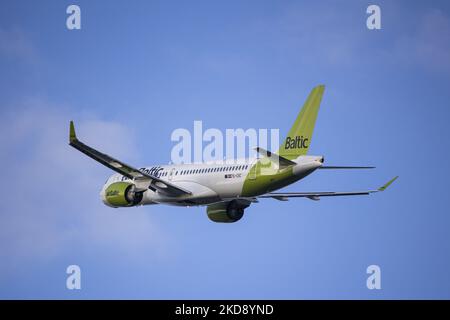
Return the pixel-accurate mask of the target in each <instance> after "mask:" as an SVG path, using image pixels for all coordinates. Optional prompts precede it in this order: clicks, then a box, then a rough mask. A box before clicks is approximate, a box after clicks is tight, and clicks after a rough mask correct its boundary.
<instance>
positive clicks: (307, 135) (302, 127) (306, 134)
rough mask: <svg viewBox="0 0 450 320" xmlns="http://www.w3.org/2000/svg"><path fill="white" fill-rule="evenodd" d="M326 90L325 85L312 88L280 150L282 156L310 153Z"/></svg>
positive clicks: (290, 158) (290, 156) (292, 156)
mask: <svg viewBox="0 0 450 320" xmlns="http://www.w3.org/2000/svg"><path fill="white" fill-rule="evenodd" d="M324 90H325V86H324V85H320V86H317V87H315V88H314V89H312V91H311V93H310V94H309V96H308V99H307V100H306V102H305V104H304V105H303V108H302V110H301V111H300V113H299V114H298V116H297V119H295V122H294V125H293V126H292V128H291V130H289V133H288V135H287V136H286V138H285V139H284V141H283V144H282V145H281V146H280V149H279V150H278V154H279V155H280V156H282V157H284V158H287V159H289V160H293V159H295V158H297V157H298V156H301V155H305V154H307V153H308V149H309V145H310V144H311V138H312V134H313V131H314V125H315V124H316V119H317V113H318V112H319V107H320V102H321V101H322V95H323V92H324Z"/></svg>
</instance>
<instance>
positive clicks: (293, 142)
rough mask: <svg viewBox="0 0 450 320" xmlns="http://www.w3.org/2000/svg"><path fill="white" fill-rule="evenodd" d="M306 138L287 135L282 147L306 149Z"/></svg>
mask: <svg viewBox="0 0 450 320" xmlns="http://www.w3.org/2000/svg"><path fill="white" fill-rule="evenodd" d="M308 140H309V139H308V138H303V136H296V137H295V138H291V137H287V138H286V143H285V144H284V149H286V150H287V149H303V148H305V149H306V148H308V147H309V146H308V144H307V142H308Z"/></svg>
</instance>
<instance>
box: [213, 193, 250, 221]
mask: <svg viewBox="0 0 450 320" xmlns="http://www.w3.org/2000/svg"><path fill="white" fill-rule="evenodd" d="M249 205H250V203H249V202H248V201H246V200H239V199H236V200H232V201H229V202H219V203H215V204H211V205H209V206H208V207H207V209H206V213H207V214H208V218H209V219H210V220H212V221H214V222H228V223H229V222H236V221H239V220H240V219H241V218H242V216H243V215H244V209H245V208H247V207H248V206H249Z"/></svg>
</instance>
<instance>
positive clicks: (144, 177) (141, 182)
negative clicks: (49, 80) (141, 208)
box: [69, 121, 191, 196]
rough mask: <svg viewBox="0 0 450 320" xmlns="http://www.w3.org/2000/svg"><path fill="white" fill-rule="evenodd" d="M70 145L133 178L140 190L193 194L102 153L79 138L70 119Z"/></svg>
mask: <svg viewBox="0 0 450 320" xmlns="http://www.w3.org/2000/svg"><path fill="white" fill-rule="evenodd" d="M69 145H71V146H72V147H74V148H75V149H77V150H79V151H81V152H83V153H84V154H85V155H87V156H88V157H90V158H92V159H94V160H96V161H98V162H100V163H101V164H103V165H104V166H106V167H108V168H110V169H112V170H114V171H116V172H118V173H120V174H121V175H123V176H125V177H127V178H129V179H131V180H133V181H134V182H135V184H136V187H137V189H138V190H140V191H143V190H146V189H148V188H150V189H153V190H155V189H156V190H159V191H161V192H164V193H166V194H168V195H173V196H178V195H183V194H191V192H190V191H188V190H185V189H183V188H180V187H178V186H176V185H174V184H172V183H169V182H167V181H164V180H161V179H159V178H158V177H155V176H153V175H150V174H148V173H146V172H142V171H140V170H138V169H136V168H134V167H132V166H130V165H128V164H126V163H124V162H122V161H119V160H117V159H114V158H113V157H111V156H109V155H107V154H104V153H101V152H99V151H97V150H95V149H93V148H91V147H89V146H87V145H85V144H84V143H83V142H81V141H80V140H78V139H77V136H76V134H75V127H74V125H73V121H70V135H69Z"/></svg>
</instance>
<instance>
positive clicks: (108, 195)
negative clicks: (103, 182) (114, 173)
mask: <svg viewBox="0 0 450 320" xmlns="http://www.w3.org/2000/svg"><path fill="white" fill-rule="evenodd" d="M143 194H144V192H142V191H140V192H136V186H135V185H134V184H132V183H129V182H115V183H112V184H110V185H109V186H108V187H107V188H106V190H105V195H104V199H103V200H104V202H105V204H107V205H110V206H111V207H116V208H117V207H131V206H135V205H138V204H139V203H140V202H141V201H142V197H143Z"/></svg>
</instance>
